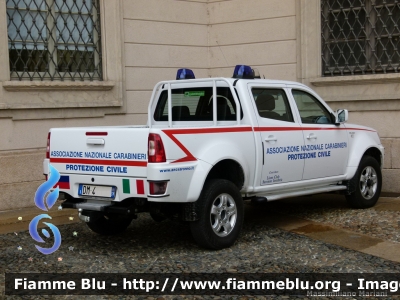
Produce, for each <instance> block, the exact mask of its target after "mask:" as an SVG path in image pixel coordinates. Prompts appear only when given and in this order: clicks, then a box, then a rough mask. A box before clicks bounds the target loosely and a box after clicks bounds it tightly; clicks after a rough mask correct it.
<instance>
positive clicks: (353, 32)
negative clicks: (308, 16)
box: [321, 0, 400, 76]
mask: <svg viewBox="0 0 400 300" xmlns="http://www.w3.org/2000/svg"><path fill="white" fill-rule="evenodd" d="M321 21H322V22H321V30H322V31H321V36H322V39H321V40H322V76H340V75H361V74H379V73H397V72H400V28H399V26H400V0H321Z"/></svg>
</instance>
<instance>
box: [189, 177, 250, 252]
mask: <svg viewBox="0 0 400 300" xmlns="http://www.w3.org/2000/svg"><path fill="white" fill-rule="evenodd" d="M198 212H199V215H200V218H199V220H198V221H195V222H191V223H190V229H191V231H192V235H193V238H194V239H195V240H196V242H197V243H198V244H199V245H200V246H202V247H205V248H209V249H215V250H218V249H223V248H227V247H230V246H232V245H233V244H234V242H235V241H236V239H237V238H238V236H239V234H240V231H241V229H242V225H243V218H244V211H243V200H242V196H241V195H240V192H239V190H238V188H237V187H236V186H235V185H234V184H233V183H232V182H230V181H228V180H224V179H213V180H209V181H207V182H206V183H205V185H204V188H203V191H202V193H201V195H200V198H199V200H198Z"/></svg>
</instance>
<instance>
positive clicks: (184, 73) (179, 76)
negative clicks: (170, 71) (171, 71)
mask: <svg viewBox="0 0 400 300" xmlns="http://www.w3.org/2000/svg"><path fill="white" fill-rule="evenodd" d="M195 78H196V77H194V73H193V71H192V70H190V69H179V70H178V73H176V80H183V79H195Z"/></svg>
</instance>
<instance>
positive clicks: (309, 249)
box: [0, 195, 400, 299]
mask: <svg viewBox="0 0 400 300" xmlns="http://www.w3.org/2000/svg"><path fill="white" fill-rule="evenodd" d="M245 207H246V214H245V218H246V220H245V226H244V228H243V233H242V235H241V237H240V239H239V240H238V242H237V243H236V244H235V245H234V246H233V247H231V248H230V249H226V250H222V251H208V250H204V249H200V248H198V247H197V246H196V244H195V243H194V241H193V238H192V237H191V234H190V230H189V228H188V226H186V225H185V224H180V223H175V222H171V221H164V222H162V223H155V222H154V221H153V220H151V218H150V217H149V216H148V215H146V214H143V215H141V216H140V217H139V219H138V220H136V221H134V222H132V224H131V226H130V227H129V228H128V230H127V231H126V232H125V233H124V234H122V235H120V236H114V237H101V236H98V235H96V234H94V233H92V232H91V231H90V230H89V229H87V227H86V225H85V224H83V223H80V222H79V223H78V222H77V216H76V212H75V211H70V210H62V211H57V210H55V211H53V212H51V213H50V215H51V216H52V217H53V220H52V223H53V224H56V225H57V227H58V228H59V229H60V231H61V235H62V238H63V241H62V245H61V247H60V249H59V250H58V251H57V252H56V253H54V254H51V255H48V256H45V255H42V254H40V253H39V252H38V251H37V250H36V249H35V247H34V242H33V240H32V238H31V237H30V235H29V233H28V232H27V231H26V230H27V227H28V223H29V222H30V220H31V219H32V218H33V217H34V216H36V215H37V214H39V213H41V211H40V210H39V209H27V210H22V211H18V212H14V213H12V214H10V213H7V214H5V213H0V234H1V235H0V292H1V293H0V298H1V295H2V293H3V290H4V273H5V272H59V273H67V272H95V273H97V272H110V273H115V272H128V273H129V272H138V273H143V272H151V273H181V272H210V273H214V272H215V273H222V272H229V273H231V272H232V273H234V272H246V273H252V272H265V273H273V272H278V273H284V272H299V273H310V272H311V273H319V272H323V273H351V272H357V273H358V272H364V273H385V272H387V273H399V272H400V263H399V262H400V251H399V250H400V247H399V245H400V244H399V227H400V222H399V221H400V198H381V199H380V201H379V202H378V205H377V206H376V207H374V208H372V209H368V210H352V209H349V208H348V207H347V205H346V203H345V200H344V198H343V197H341V196H336V195H321V196H312V197H303V198H296V199H292V200H285V201H277V202H271V203H267V204H263V205H257V206H254V205H250V204H247V205H246V206H245ZM18 217H22V220H18ZM70 218H73V219H72V220H71V219H70ZM63 223H64V224H65V223H66V224H65V225H59V224H63ZM6 232H9V233H6ZM74 232H76V233H77V235H76V236H74ZM17 247H21V248H20V249H21V250H18V248H17ZM71 247H73V248H71ZM59 258H62V261H59V260H58V259H59ZM8 298H10V299H19V298H17V297H8ZM8 298H7V299H8ZM28 298H29V297H28ZM41 298H48V297H41ZM59 298H60V299H69V298H73V299H80V298H82V297H76V298H74V297H72V296H71V297H68V296H61V297H58V298H57V299H59ZM89 298H92V299H98V298H99V297H98V296H92V297H89ZM102 298H104V299H125V298H124V297H119V296H114V297H112V296H104V297H102ZM138 298H141V297H138ZM150 298H151V297H150ZM155 298H157V297H155ZM164 298H165V299H176V298H179V297H175V296H174V297H172V296H166V297H164ZM186 298H193V297H186ZM209 298H213V297H209ZM214 298H215V297H214ZM222 298H229V299H230V298H231V297H222ZM233 298H235V299H236V298H238V299H241V298H243V297H233ZM29 299H31V298H29ZM35 299H37V297H35ZM244 299H245V298H244ZM369 299H371V298H369Z"/></svg>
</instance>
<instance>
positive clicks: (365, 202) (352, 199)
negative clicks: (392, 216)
mask: <svg viewBox="0 0 400 300" xmlns="http://www.w3.org/2000/svg"><path fill="white" fill-rule="evenodd" d="M349 183H350V188H351V189H353V190H354V192H352V193H351V194H350V195H346V200H347V203H348V204H349V205H350V206H351V207H353V208H369V207H373V206H374V205H375V204H376V202H377V201H378V199H379V196H380V194H381V189H382V172H381V168H380V166H379V163H378V162H377V161H376V159H375V158H373V157H371V156H364V157H363V158H362V159H361V162H360V165H359V166H358V169H357V172H356V174H355V175H354V177H353V178H352V179H351V180H350V182H349Z"/></svg>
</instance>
